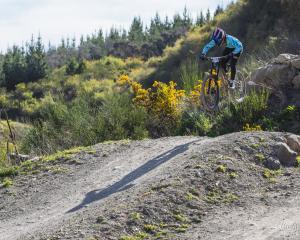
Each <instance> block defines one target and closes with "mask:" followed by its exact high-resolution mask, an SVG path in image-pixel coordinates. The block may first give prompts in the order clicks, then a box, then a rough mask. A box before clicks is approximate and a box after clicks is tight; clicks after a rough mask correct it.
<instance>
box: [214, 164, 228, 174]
mask: <svg viewBox="0 0 300 240" xmlns="http://www.w3.org/2000/svg"><path fill="white" fill-rule="evenodd" d="M216 171H217V172H219V173H225V172H226V171H227V167H226V166H225V165H218V167H217V169H216Z"/></svg>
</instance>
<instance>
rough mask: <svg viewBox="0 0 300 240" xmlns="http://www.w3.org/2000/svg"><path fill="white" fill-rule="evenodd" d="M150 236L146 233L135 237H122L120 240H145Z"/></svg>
mask: <svg viewBox="0 0 300 240" xmlns="http://www.w3.org/2000/svg"><path fill="white" fill-rule="evenodd" d="M148 236H149V235H148V234H147V233H145V232H138V233H136V234H134V235H127V236H122V237H121V238H120V240H144V239H147V238H148Z"/></svg>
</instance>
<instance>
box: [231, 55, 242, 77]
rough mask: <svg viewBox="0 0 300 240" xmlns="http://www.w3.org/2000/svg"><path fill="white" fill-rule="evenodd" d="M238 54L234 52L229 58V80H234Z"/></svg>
mask: <svg viewBox="0 0 300 240" xmlns="http://www.w3.org/2000/svg"><path fill="white" fill-rule="evenodd" d="M239 57H240V54H236V55H234V56H233V57H232V58H231V61H230V68H231V78H230V80H235V75H236V65H237V62H238V60H239Z"/></svg>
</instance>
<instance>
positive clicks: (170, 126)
mask: <svg viewBox="0 0 300 240" xmlns="http://www.w3.org/2000/svg"><path fill="white" fill-rule="evenodd" d="M119 84H121V85H124V84H125V85H126V84H128V85H129V86H131V88H132V90H133V93H134V98H133V103H134V104H135V105H137V106H140V107H143V108H144V109H145V110H146V111H147V113H148V115H149V117H150V119H149V121H148V129H149V132H151V134H152V136H154V137H158V136H165V135H171V134H174V133H175V132H176V129H177V128H178V126H179V123H180V118H181V114H182V110H183V108H182V104H183V101H182V100H183V98H184V96H185V91H184V90H177V89H176V83H174V82H172V81H171V82H169V84H166V83H162V82H157V81H155V82H154V84H153V86H152V87H153V89H150V88H149V89H144V88H143V87H142V85H141V84H140V83H138V82H135V81H132V80H130V79H129V77H128V76H121V77H120V79H119ZM174 130H175V131H174Z"/></svg>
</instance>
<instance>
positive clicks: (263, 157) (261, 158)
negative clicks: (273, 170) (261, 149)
mask: <svg viewBox="0 0 300 240" xmlns="http://www.w3.org/2000/svg"><path fill="white" fill-rule="evenodd" d="M255 158H256V159H257V160H258V161H260V162H263V161H264V160H266V157H265V155H264V154H262V153H258V154H255Z"/></svg>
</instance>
